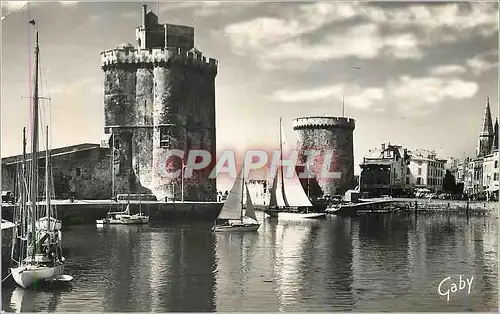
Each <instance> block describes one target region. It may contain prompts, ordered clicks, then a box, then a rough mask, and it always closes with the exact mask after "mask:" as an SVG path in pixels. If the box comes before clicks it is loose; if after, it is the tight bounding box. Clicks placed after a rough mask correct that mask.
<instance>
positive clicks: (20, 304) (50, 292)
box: [6, 284, 71, 313]
mask: <svg viewBox="0 0 500 314" xmlns="http://www.w3.org/2000/svg"><path fill="white" fill-rule="evenodd" d="M70 291H71V286H68V285H65V284H63V285H54V284H50V287H47V286H39V287H36V288H31V289H26V290H25V289H22V288H20V287H16V288H15V289H13V291H12V294H11V297H10V304H8V309H7V310H6V311H9V312H15V313H21V312H55V311H56V309H57V307H58V304H59V303H60V301H61V296H62V293H63V292H70Z"/></svg>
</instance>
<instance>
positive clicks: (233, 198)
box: [217, 173, 243, 220]
mask: <svg viewBox="0 0 500 314" xmlns="http://www.w3.org/2000/svg"><path fill="white" fill-rule="evenodd" d="M242 199H243V178H242V177H241V173H240V174H239V175H238V177H237V178H236V180H235V181H234V184H233V187H232V188H231V191H230V192H229V195H228V197H227V199H226V202H225V203H224V206H222V210H221V211H220V214H219V216H218V217H217V218H218V219H235V220H236V219H241V211H242V209H243V204H242Z"/></svg>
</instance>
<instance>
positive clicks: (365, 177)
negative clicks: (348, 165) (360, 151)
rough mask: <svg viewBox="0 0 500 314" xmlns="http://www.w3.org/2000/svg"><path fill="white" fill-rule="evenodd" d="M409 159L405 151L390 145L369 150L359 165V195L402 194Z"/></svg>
mask: <svg viewBox="0 0 500 314" xmlns="http://www.w3.org/2000/svg"><path fill="white" fill-rule="evenodd" d="M409 157H410V156H409V155H408V152H407V150H406V149H404V148H403V147H401V146H398V145H391V144H390V143H387V144H386V143H384V144H382V145H381V148H376V149H371V150H369V151H368V153H367V154H366V155H365V156H364V157H363V162H362V163H361V165H360V167H361V173H360V191H361V193H368V194H370V195H372V196H381V195H384V194H387V195H402V194H404V193H405V191H406V190H407V183H406V180H405V177H406V169H407V166H408V162H409V160H410V159H409Z"/></svg>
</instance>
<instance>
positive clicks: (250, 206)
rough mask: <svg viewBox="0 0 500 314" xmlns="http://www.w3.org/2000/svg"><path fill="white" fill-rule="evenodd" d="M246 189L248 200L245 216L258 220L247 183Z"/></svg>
mask: <svg viewBox="0 0 500 314" xmlns="http://www.w3.org/2000/svg"><path fill="white" fill-rule="evenodd" d="M245 190H246V192H247V202H246V208H245V216H247V217H248V218H252V219H253V220H257V216H256V215H255V208H254V207H253V203H252V198H251V197H250V191H248V186H247V185H246V184H245Z"/></svg>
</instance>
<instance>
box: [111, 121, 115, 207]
mask: <svg viewBox="0 0 500 314" xmlns="http://www.w3.org/2000/svg"><path fill="white" fill-rule="evenodd" d="M111 136H112V137H113V139H112V146H111V201H113V200H114V199H115V132H114V130H113V129H111Z"/></svg>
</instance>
